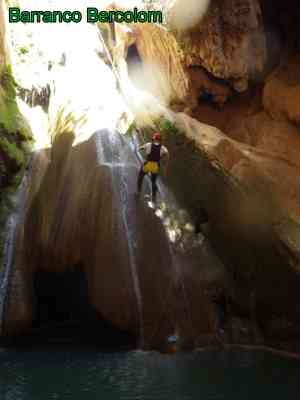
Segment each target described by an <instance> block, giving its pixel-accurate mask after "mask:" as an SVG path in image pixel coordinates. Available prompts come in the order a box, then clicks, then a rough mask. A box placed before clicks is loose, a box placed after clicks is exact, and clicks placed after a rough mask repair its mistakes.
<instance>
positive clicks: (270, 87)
mask: <svg viewBox="0 0 300 400" xmlns="http://www.w3.org/2000/svg"><path fill="white" fill-rule="evenodd" d="M299 65H300V57H299V56H294V57H292V58H291V59H290V60H289V61H288V62H287V63H286V64H284V65H283V66H282V67H279V68H277V69H276V70H275V71H274V72H273V73H272V74H271V75H270V76H269V78H268V80H267V82H266V85H265V88H264V94H263V102H264V107H265V109H266V110H267V111H268V113H269V114H270V116H271V117H272V118H273V119H274V120H276V121H289V122H293V123H295V124H296V125H298V126H300V110H299V101H300V72H299Z"/></svg>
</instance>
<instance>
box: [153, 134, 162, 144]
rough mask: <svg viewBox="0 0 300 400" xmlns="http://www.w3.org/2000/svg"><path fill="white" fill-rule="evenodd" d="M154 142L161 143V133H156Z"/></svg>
mask: <svg viewBox="0 0 300 400" xmlns="http://www.w3.org/2000/svg"><path fill="white" fill-rule="evenodd" d="M152 140H154V141H156V142H160V141H161V134H160V133H159V132H155V133H154V134H153V135H152Z"/></svg>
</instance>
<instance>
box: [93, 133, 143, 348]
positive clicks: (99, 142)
mask: <svg viewBox="0 0 300 400" xmlns="http://www.w3.org/2000/svg"><path fill="white" fill-rule="evenodd" d="M95 140H96V149H97V157H98V163H99V164H100V165H105V166H108V167H109V168H110V171H111V177H112V183H113V191H114V197H115V199H118V204H119V207H118V209H119V212H120V215H121V219H122V223H123V227H124V233H125V235H126V240H127V244H128V255H129V262H130V270H131V278H132V283H133V289H134V294H135V298H136V304H137V313H138V320H139V336H140V337H139V340H140V343H139V344H140V347H143V346H144V333H143V299H142V293H141V288H140V282H139V276H138V273H137V263H136V251H135V250H136V246H137V244H136V243H137V237H136V232H135V229H134V227H135V223H134V221H132V219H130V216H129V210H130V207H131V208H134V207H135V203H134V193H133V191H134V190H135V187H134V186H132V185H130V183H132V182H130V178H131V176H130V175H129V173H130V169H137V163H136V162H134V159H131V160H128V158H127V157H128V150H129V148H128V147H127V148H126V145H125V144H124V142H123V141H122V139H121V136H120V134H119V133H117V132H115V131H112V130H108V129H107V130H106V129H103V130H101V131H99V132H97V134H96V135H95ZM126 150H127V151H126ZM126 158H127V159H126ZM128 161H129V162H128ZM135 214H136V212H135Z"/></svg>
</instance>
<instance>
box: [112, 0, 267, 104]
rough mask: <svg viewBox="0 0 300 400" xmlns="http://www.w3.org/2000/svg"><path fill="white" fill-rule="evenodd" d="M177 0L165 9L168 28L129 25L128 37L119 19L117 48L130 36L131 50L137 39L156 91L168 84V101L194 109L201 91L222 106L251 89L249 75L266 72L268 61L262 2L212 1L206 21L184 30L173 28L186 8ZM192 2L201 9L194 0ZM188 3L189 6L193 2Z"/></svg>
mask: <svg viewBox="0 0 300 400" xmlns="http://www.w3.org/2000/svg"><path fill="white" fill-rule="evenodd" d="M173 3H174V4H173ZM173 3H172V5H170V6H169V7H167V10H166V13H167V15H168V28H170V29H169V30H166V29H163V28H161V27H159V26H157V25H150V24H149V25H147V26H145V25H144V24H134V25H132V26H128V30H129V31H131V33H128V34H127V38H126V35H124V27H123V26H118V24H116V26H117V27H116V41H117V48H119V47H120V46H119V44H118V43H120V42H123V43H124V42H125V43H126V41H127V43H128V45H127V46H126V45H125V55H126V50H127V47H128V46H129V44H130V45H132V43H133V42H135V45H136V46H137V49H138V53H139V55H140V57H141V60H142V64H143V67H144V73H145V76H147V80H148V79H150V80H152V81H153V82H155V83H153V84H152V88H154V89H153V90H152V91H153V93H154V94H155V95H156V96H158V97H162V94H163V90H162V88H164V87H166V86H167V88H168V90H169V96H167V101H169V102H173V103H176V102H181V103H183V104H185V105H186V106H188V107H192V108H194V107H195V106H196V105H197V102H198V101H199V98H200V97H201V96H205V95H211V96H212V97H213V100H214V102H215V103H217V104H219V105H221V106H222V105H224V103H225V102H226V101H227V99H229V98H230V97H231V96H232V94H233V93H234V92H244V91H246V90H247V88H248V83H249V80H250V79H253V78H256V76H257V75H259V74H261V73H262V72H263V70H264V66H265V63H266V41H265V36H264V30H263V24H262V15H261V10H260V5H259V2H258V1H257V0H243V1H236V0H226V1H218V0H214V1H211V2H210V5H209V7H208V8H207V7H204V9H203V10H198V11H199V13H200V14H201V15H200V14H199V15H200V17H202V18H201V21H200V22H199V23H198V24H197V25H196V26H192V29H189V30H187V29H185V30H184V31H182V30H180V31H178V30H174V29H173V30H172V27H173V25H172V22H174V21H175V22H176V21H177V20H179V19H180V20H183V17H182V13H181V14H180V18H179V15H177V14H178V13H180V7H182V5H180V2H173ZM190 3H191V7H192V6H195V7H196V8H198V5H197V6H196V4H194V3H195V2H194V1H193V0H191V1H190ZM178 7H179V9H178ZM184 7H185V9H189V4H188V2H185V3H184ZM199 7H200V3H199ZM206 9H207V10H206ZM204 10H206V11H204ZM177 17H178V18H177ZM198 19H199V18H198ZM175 26H176V23H175ZM121 32H122V33H121ZM116 58H118V54H116ZM195 67H196V68H195ZM197 67H198V69H197ZM157 71H159V73H158V72H157ZM150 90H151V89H150ZM164 97H166V96H164Z"/></svg>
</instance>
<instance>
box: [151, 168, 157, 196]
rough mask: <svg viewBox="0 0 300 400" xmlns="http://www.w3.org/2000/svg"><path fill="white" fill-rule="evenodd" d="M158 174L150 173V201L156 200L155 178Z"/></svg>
mask: <svg viewBox="0 0 300 400" xmlns="http://www.w3.org/2000/svg"><path fill="white" fill-rule="evenodd" d="M157 177H158V174H151V182H152V201H154V202H155V201H156V194H157V184H156V180H157Z"/></svg>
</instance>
